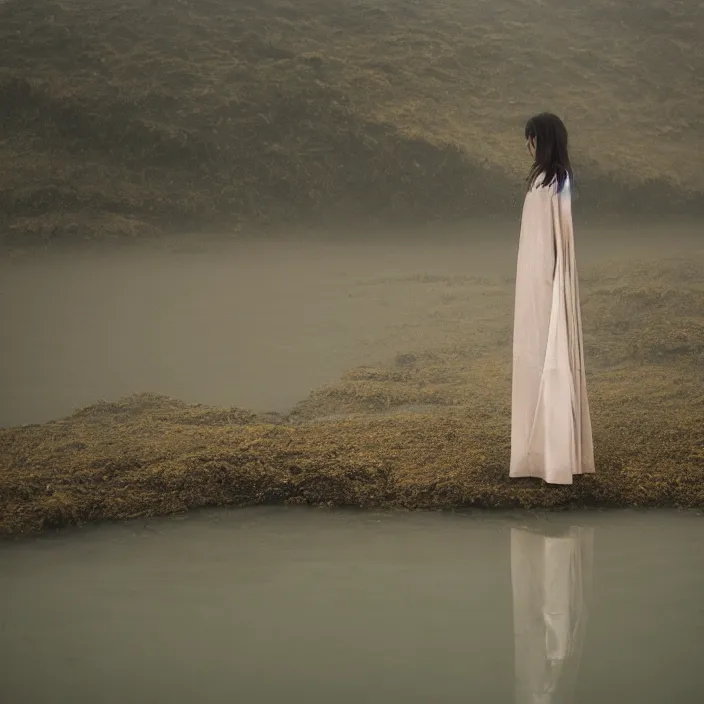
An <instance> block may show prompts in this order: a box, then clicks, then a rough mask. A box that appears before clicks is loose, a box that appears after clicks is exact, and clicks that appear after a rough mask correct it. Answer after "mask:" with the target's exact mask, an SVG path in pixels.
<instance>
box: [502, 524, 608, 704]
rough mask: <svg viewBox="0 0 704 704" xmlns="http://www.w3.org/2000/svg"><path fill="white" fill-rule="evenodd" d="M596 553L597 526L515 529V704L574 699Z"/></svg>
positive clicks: (546, 703)
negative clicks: (595, 531) (595, 534)
mask: <svg viewBox="0 0 704 704" xmlns="http://www.w3.org/2000/svg"><path fill="white" fill-rule="evenodd" d="M593 552H594V530H593V528H585V527H576V526H575V527H571V528H569V529H566V530H564V529H563V530H561V531H556V530H554V529H551V528H546V529H545V530H530V529H518V528H512V529H511V582H512V584H513V632H514V647H515V671H516V704H528V703H529V702H530V704H538V703H539V704H568V702H571V701H572V698H573V695H574V686H575V682H576V679H577V672H578V669H579V661H580V657H581V654H582V653H581V651H582V642H583V640H584V630H585V626H586V621H587V606H588V602H589V596H590V592H591V578H592V563H593Z"/></svg>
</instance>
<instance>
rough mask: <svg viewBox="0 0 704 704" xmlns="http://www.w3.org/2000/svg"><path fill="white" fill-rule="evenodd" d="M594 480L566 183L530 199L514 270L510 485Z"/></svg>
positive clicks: (540, 189) (539, 183)
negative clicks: (513, 481) (515, 480)
mask: <svg viewBox="0 0 704 704" xmlns="http://www.w3.org/2000/svg"><path fill="white" fill-rule="evenodd" d="M591 472H594V446H593V441H592V426H591V418H590V415H589V402H588V399H587V383H586V377H585V372H584V346H583V340H582V319H581V313H580V302H579V283H578V279H577V268H576V262H575V251H574V233H573V228H572V197H571V193H570V183H569V181H567V182H566V183H565V185H564V186H563V188H562V191H561V192H560V193H558V192H557V185H556V183H555V182H553V183H552V184H549V185H547V186H545V185H543V179H542V176H539V177H538V179H537V180H536V182H535V184H534V185H533V187H532V188H531V190H530V191H529V192H528V193H527V194H526V199H525V203H524V206H523V215H522V219H521V234H520V240H519V245H518V263H517V270H516V301H515V309H514V325H513V377H512V399H511V464H510V476H511V477H540V478H542V479H543V480H545V481H546V482H547V483H549V484H572V477H573V475H575V474H585V473H591Z"/></svg>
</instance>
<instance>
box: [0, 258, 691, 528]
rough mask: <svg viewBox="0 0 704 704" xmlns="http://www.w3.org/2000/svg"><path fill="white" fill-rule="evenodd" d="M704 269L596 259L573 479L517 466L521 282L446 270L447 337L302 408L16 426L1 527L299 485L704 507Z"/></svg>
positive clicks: (422, 496)
mask: <svg viewBox="0 0 704 704" xmlns="http://www.w3.org/2000/svg"><path fill="white" fill-rule="evenodd" d="M703 271H704V259H703V258H702V257H701V256H700V257H698V258H697V257H695V256H693V257H692V258H690V259H689V260H687V261H679V260H669V261H662V262H658V263H652V262H650V263H649V262H643V263H634V264H632V265H629V266H622V265H619V264H614V265H612V266H610V267H602V268H600V269H599V270H598V271H597V270H594V271H589V270H586V271H585V272H584V276H583V279H582V289H583V308H584V325H585V330H586V331H587V332H588V337H587V339H586V342H585V344H586V353H587V358H588V362H589V369H588V373H589V391H590V400H591V406H592V413H593V422H594V435H595V445H596V453H597V456H596V461H597V474H596V475H594V476H590V477H582V478H578V481H576V482H575V484H574V485H573V486H572V487H551V486H547V485H545V484H543V483H542V482H540V481H538V480H525V481H523V480H520V481H516V480H510V479H509V478H508V472H507V466H508V457H509V416H510V413H509V409H510V406H509V404H510V395H509V394H510V348H509V342H510V297H511V295H512V291H511V282H501V281H498V282H496V281H493V282H492V281H483V280H481V279H472V278H469V277H467V278H443V277H435V278H433V279H432V280H428V281H426V280H420V279H419V280H418V285H426V286H432V287H434V289H433V290H436V291H437V294H438V296H439V300H442V301H444V304H443V305H441V306H439V307H438V312H437V314H435V316H434V322H427V325H428V327H427V330H428V331H429V332H428V336H427V338H428V339H441V338H438V337H437V335H435V331H434V330H432V325H436V326H437V329H438V330H440V329H444V330H447V331H449V332H448V334H447V335H446V336H445V338H444V342H443V344H442V345H441V346H439V347H437V348H435V349H430V350H424V349H423V347H422V345H420V344H419V345H416V348H414V349H409V352H408V353H407V354H402V355H399V356H397V357H396V359H395V360H393V361H392V362H391V363H390V364H389V366H388V367H386V368H373V369H372V368H362V369H355V370H352V371H350V372H349V373H348V374H347V375H345V376H344V377H343V378H342V379H341V380H340V382H339V383H337V384H335V385H333V386H330V387H326V388H323V389H320V390H318V391H317V392H315V393H314V394H312V395H311V397H310V398H309V399H307V400H306V401H304V402H303V403H301V404H300V405H299V406H298V407H297V408H296V409H295V411H294V412H293V413H292V414H291V415H290V416H289V417H287V418H279V417H275V416H271V417H261V416H256V415H254V414H251V413H247V412H245V411H242V410H237V409H215V408H209V407H204V406H190V405H186V404H183V403H180V402H178V401H175V400H173V399H168V398H163V397H157V396H150V395H140V396H135V397H131V398H128V399H124V400H122V401H120V402H118V403H99V404H97V405H94V406H91V407H89V408H86V409H84V410H82V411H80V412H78V413H76V414H75V415H73V416H71V417H69V418H67V419H64V420H60V421H56V422H52V423H47V424H44V425H34V426H26V427H20V428H13V429H6V430H0V534H4V535H6V536H12V535H19V534H22V533H31V532H36V531H40V530H42V529H46V528H50V527H55V526H61V525H66V524H75V523H82V522H86V521H95V520H104V519H122V518H128V517H134V516H150V515H164V514H169V513H173V512H177V511H183V510H186V509H188V508H192V507H197V506H207V505H237V506H243V505H250V504H259V503H284V502H289V503H309V504H320V503H322V504H331V505H337V506H393V507H403V508H449V507H460V506H484V507H514V506H526V507H528V506H530V507H546V508H567V507H581V506H630V507H636V506H640V507H645V506H680V507H699V508H703V507H704V423H703V422H702V419H703V418H704V275H703V274H702V272H703ZM370 285H374V283H373V282H370ZM420 324H421V325H423V326H426V321H420ZM424 329H426V328H425V327H424ZM430 332H432V333H433V334H432V335H431V334H430Z"/></svg>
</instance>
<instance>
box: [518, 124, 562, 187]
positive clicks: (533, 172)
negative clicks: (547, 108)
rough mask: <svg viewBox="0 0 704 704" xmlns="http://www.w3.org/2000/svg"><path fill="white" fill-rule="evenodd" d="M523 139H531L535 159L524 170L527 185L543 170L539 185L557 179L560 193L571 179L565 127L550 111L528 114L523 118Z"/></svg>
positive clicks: (530, 185) (529, 185)
mask: <svg viewBox="0 0 704 704" xmlns="http://www.w3.org/2000/svg"><path fill="white" fill-rule="evenodd" d="M525 135H526V139H527V140H530V139H534V140H535V161H534V162H533V166H532V167H531V169H530V173H529V174H528V188H529V189H531V188H532V187H533V185H534V184H535V181H536V179H537V178H538V177H539V176H540V175H541V174H543V185H544V186H549V185H551V184H552V183H553V182H556V183H557V192H558V193H560V192H561V191H562V189H563V187H564V185H565V181H566V180H567V179H568V178H569V180H570V183H571V182H572V166H571V165H570V156H569V153H568V151H567V128H566V127H565V124H564V122H562V120H561V119H560V118H559V117H557V115H553V114H552V113H550V112H544V113H541V114H540V115H535V116H534V117H531V118H530V120H528V122H526V129H525Z"/></svg>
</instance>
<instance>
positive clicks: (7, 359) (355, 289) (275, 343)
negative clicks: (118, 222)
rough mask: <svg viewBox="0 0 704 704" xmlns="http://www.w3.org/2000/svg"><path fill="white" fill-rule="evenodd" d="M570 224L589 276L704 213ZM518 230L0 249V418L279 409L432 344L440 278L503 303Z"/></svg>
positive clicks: (680, 246)
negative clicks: (110, 407)
mask: <svg viewBox="0 0 704 704" xmlns="http://www.w3.org/2000/svg"><path fill="white" fill-rule="evenodd" d="M577 227H578V230H577V236H578V242H577V244H578V263H579V266H580V274H581V275H582V277H583V279H585V280H587V281H588V275H589V273H590V269H593V268H594V267H597V268H598V267H599V266H601V265H602V264H603V263H606V262H609V261H612V260H618V261H622V262H625V263H626V264H628V263H630V262H632V261H633V259H637V258H643V259H649V260H652V259H655V260H657V259H664V258H666V257H687V256H691V255H692V254H695V253H701V252H702V247H703V246H704V245H703V243H702V237H701V223H690V222H680V223H674V222H673V223H666V224H662V223H660V224H657V223H656V224H653V225H650V226H648V227H643V226H635V225H633V224H631V225H630V226H628V227H626V226H623V225H610V226H606V225H600V226H595V225H589V226H587V225H582V224H581V223H580V222H579V221H578V222H577ZM517 241H518V222H507V223H504V224H500V223H494V224H491V225H489V224H486V223H477V224H473V225H472V224H469V225H467V227H466V229H464V230H462V231H458V232H454V233H450V234H447V233H446V234H443V235H442V236H441V235H440V234H439V235H438V236H437V237H436V238H434V239H433V240H432V241H429V240H428V239H427V238H425V239H424V240H420V239H417V238H416V239H412V238H405V239H404V238H402V237H396V238H392V237H390V236H388V235H383V234H382V235H380V236H379V237H378V239H377V240H375V241H370V240H369V239H368V238H367V239H366V240H361V239H360V237H359V236H356V238H355V237H352V236H348V237H340V240H339V242H337V243H330V242H313V241H287V242H271V241H252V242H240V243H236V244H232V245H226V244H222V243H220V244H218V243H208V244H205V243H199V242H198V241H197V240H188V241H185V242H184V243H183V244H182V245H178V246H176V245H172V249H177V250H178V251H169V250H164V251H162V250H158V251H151V250H148V249H140V248H137V247H135V248H134V249H125V250H120V251H107V250H106V251H102V252H94V251H88V250H86V251H71V252H68V253H63V254H56V253H53V254H46V255H28V256H25V257H19V258H17V259H5V260H4V261H3V260H1V259H0V322H1V325H0V344H1V345H2V351H3V354H2V357H1V359H0V426H10V425H19V424H21V423H40V422H44V421H47V420H53V419H55V418H59V417H61V416H65V415H68V414H70V413H72V412H73V411H74V410H75V409H76V408H80V407H83V406H86V405H88V404H91V403H94V402H96V401H97V400H99V399H106V400H111V401H112V400H116V399H117V398H119V397H120V396H123V395H126V394H131V393H140V392H144V391H153V392H156V393H161V394H166V395H168V396H174V397H176V398H179V399H182V400H184V401H188V402H195V403H207V404H215V405H223V406H239V407H242V408H250V409H253V410H256V411H287V410H289V409H290V408H291V407H292V406H293V405H294V404H295V403H297V402H298V401H301V400H303V399H304V398H306V396H308V394H309V393H310V391H311V390H312V389H314V388H316V387H319V386H321V385H323V384H328V383H333V382H335V381H337V379H338V378H339V376H340V374H342V373H343V372H345V371H346V370H348V369H350V368H351V367H353V366H356V365H360V364H365V365H375V364H386V363H388V361H389V360H391V359H393V357H394V356H395V355H396V354H399V353H401V354H404V353H407V352H409V351H414V350H417V349H420V350H421V351H427V350H429V349H433V348H435V347H436V346H442V345H443V344H444V343H445V339H446V336H447V335H448V333H450V332H452V330H453V329H455V328H456V327H457V322H458V321H457V320H456V319H452V320H449V319H448V320H442V321H438V319H437V316H438V314H440V315H442V314H443V311H445V310H446V308H447V307H448V306H451V305H452V301H448V299H447V293H448V289H447V286H445V285H443V283H442V282H443V280H445V279H447V277H479V278H482V279H486V280H489V281H491V282H497V283H498V285H499V286H500V287H501V291H502V292H503V293H504V294H505V296H504V297H503V298H502V306H503V307H502V308H501V309H500V310H493V309H489V307H488V303H487V299H486V298H484V299H481V297H480V298H479V299H478V300H477V301H476V304H474V303H473V302H472V301H468V302H467V305H466V306H464V305H463V307H462V308H461V315H462V320H464V321H465V322H468V323H473V322H475V321H476V322H477V323H478V324H485V321H484V319H485V318H487V316H490V320H493V319H495V318H497V317H499V316H501V315H504V314H505V315H506V316H510V315H511V314H512V299H511V296H512V287H513V283H512V281H511V279H512V277H513V276H514V274H515V266H516V248H517ZM435 280H437V281H438V282H439V283H433V281H435ZM450 293H451V292H450ZM491 301H495V299H491ZM507 320H508V318H507ZM507 324H508V323H507Z"/></svg>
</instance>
